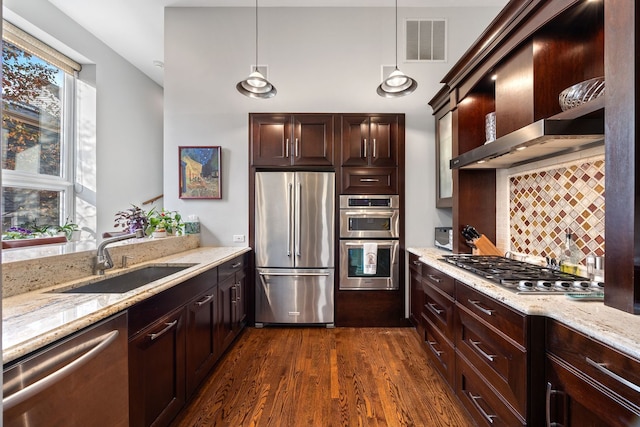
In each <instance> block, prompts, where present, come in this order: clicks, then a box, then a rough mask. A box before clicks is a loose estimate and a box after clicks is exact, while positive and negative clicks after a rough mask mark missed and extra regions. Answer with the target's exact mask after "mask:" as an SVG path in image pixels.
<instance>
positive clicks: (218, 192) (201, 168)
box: [178, 147, 222, 199]
mask: <svg viewBox="0 0 640 427" xmlns="http://www.w3.org/2000/svg"><path fill="white" fill-rule="evenodd" d="M220 151H221V150H220V147H178V158H179V162H180V165H179V167H180V198H181V199H221V198H222V186H221V184H220Z"/></svg>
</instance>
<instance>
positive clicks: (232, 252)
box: [2, 247, 251, 363]
mask: <svg viewBox="0 0 640 427" xmlns="http://www.w3.org/2000/svg"><path fill="white" fill-rule="evenodd" d="M250 250H251V249H250V248H248V247H244V248H241V247H200V248H196V249H192V250H188V251H185V252H180V253H177V254H174V255H169V256H165V257H162V258H158V259H155V260H153V261H149V262H146V263H141V264H137V265H135V266H134V267H131V268H129V269H113V270H109V271H108V273H107V274H106V275H105V276H104V277H109V276H110V275H116V274H119V273H122V272H124V270H134V269H137V268H140V267H144V266H145V265H158V264H183V265H185V264H187V265H190V264H193V265H192V266H191V267H189V268H186V269H185V270H182V271H180V272H179V273H175V274H173V275H171V276H168V277H165V278H162V279H158V280H156V281H154V282H151V283H150V284H148V285H145V286H141V287H139V288H137V289H134V290H132V291H129V292H125V293H122V294H64V293H56V292H52V291H55V290H58V289H66V288H69V287H76V286H79V285H81V284H84V283H85V282H87V281H91V280H93V281H95V279H96V277H95V276H93V277H88V278H84V279H81V280H74V281H72V282H67V283H62V284H59V285H56V286H51V287H47V288H44V289H39V290H35V291H32V292H26V293H22V294H19V295H15V296H11V297H8V298H4V299H3V300H2V356H3V363H7V362H10V361H12V360H15V359H17V358H19V357H21V356H24V355H26V354H28V353H30V352H32V351H34V350H37V349H39V348H41V347H43V346H45V345H47V344H49V343H52V342H54V341H56V340H58V339H60V338H63V337H65V336H67V335H69V334H72V333H73V332H76V331H78V330H80V329H82V328H85V327H87V326H90V325H92V324H93V323H96V322H98V321H100V320H102V319H104V318H106V317H109V316H110V315H112V314H115V313H118V312H120V311H122V310H125V309H127V308H128V307H130V306H132V305H134V304H136V303H138V302H140V301H143V300H145V299H146V298H149V297H150V296H153V295H156V294H158V293H160V292H162V291H164V290H166V289H168V288H171V287H172V286H175V285H177V284H179V283H182V282H184V281H185V280H187V279H189V278H191V277H194V276H196V275H198V274H200V273H202V272H204V271H206V270H209V269H211V268H214V267H216V266H218V265H220V264H222V263H224V262H226V261H229V260H231V259H233V258H235V257H237V256H239V255H242V254H244V253H246V252H248V251H250Z"/></svg>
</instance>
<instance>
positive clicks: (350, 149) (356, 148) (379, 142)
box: [340, 114, 399, 167]
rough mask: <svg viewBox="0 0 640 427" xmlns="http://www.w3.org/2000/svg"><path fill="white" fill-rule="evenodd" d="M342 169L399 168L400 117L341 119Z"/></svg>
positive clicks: (371, 116)
mask: <svg viewBox="0 0 640 427" xmlns="http://www.w3.org/2000/svg"><path fill="white" fill-rule="evenodd" d="M340 121H341V123H340V125H341V129H342V132H341V134H340V146H341V152H342V158H341V164H342V166H393V167H395V166H398V155H399V153H398V130H399V116H398V115H396V114H376V115H371V114H367V115H355V114H354V115H351V114H343V115H341V116H340Z"/></svg>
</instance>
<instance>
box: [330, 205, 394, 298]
mask: <svg viewBox="0 0 640 427" xmlns="http://www.w3.org/2000/svg"><path fill="white" fill-rule="evenodd" d="M399 218H400V217H399V196H397V195H342V196H340V284H339V289H340V290H396V289H398V288H399V283H398V282H399V265H398V262H399V261H398V258H399V250H400V244H399V238H400V226H399V222H400V220H399Z"/></svg>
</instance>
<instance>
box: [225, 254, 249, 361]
mask: <svg viewBox="0 0 640 427" xmlns="http://www.w3.org/2000/svg"><path fill="white" fill-rule="evenodd" d="M246 277H247V272H246V259H245V258H244V257H238V258H236V259H233V260H231V261H228V262H226V263H224V264H222V265H220V266H219V267H218V280H219V284H218V298H219V300H220V324H219V330H218V341H219V343H220V345H221V347H222V349H226V348H227V347H228V346H229V345H230V344H231V343H232V342H233V340H234V339H235V338H236V336H237V335H238V333H239V332H240V331H241V330H242V328H243V327H244V324H245V320H246V303H245V299H246V298H245V291H246Z"/></svg>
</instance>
